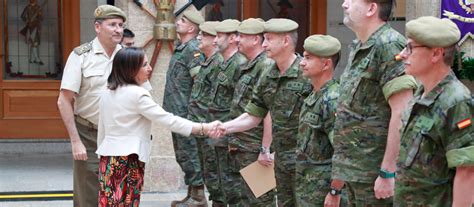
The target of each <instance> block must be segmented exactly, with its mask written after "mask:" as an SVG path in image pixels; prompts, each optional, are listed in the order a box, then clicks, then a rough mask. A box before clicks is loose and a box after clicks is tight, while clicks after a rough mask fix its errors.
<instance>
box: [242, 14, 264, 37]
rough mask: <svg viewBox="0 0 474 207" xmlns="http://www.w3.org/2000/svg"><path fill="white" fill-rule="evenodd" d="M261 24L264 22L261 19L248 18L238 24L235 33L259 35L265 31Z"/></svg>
mask: <svg viewBox="0 0 474 207" xmlns="http://www.w3.org/2000/svg"><path fill="white" fill-rule="evenodd" d="M263 23H265V22H264V21H263V20H262V19H255V18H249V19H246V20H244V21H242V23H240V26H239V29H238V30H237V31H238V32H240V33H242V34H251V35H253V34H261V33H263V31H265V29H264V28H263Z"/></svg>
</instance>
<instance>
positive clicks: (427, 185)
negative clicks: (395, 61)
mask: <svg viewBox="0 0 474 207" xmlns="http://www.w3.org/2000/svg"><path fill="white" fill-rule="evenodd" d="M422 94H423V88H420V89H419V90H418V91H417V93H416V94H415V98H414V99H413V100H412V102H411V103H412V104H411V106H412V110H407V111H406V113H405V114H404V117H403V119H402V120H403V123H404V126H405V128H404V130H402V138H401V150H400V159H399V162H400V163H399V172H398V175H397V176H398V177H397V182H396V188H395V190H396V193H395V203H396V206H451V205H452V200H453V196H452V194H453V181H454V175H455V173H456V170H455V168H456V167H460V166H469V165H470V166H472V165H474V157H473V154H474V136H473V132H474V127H473V126H472V124H471V125H470V126H468V127H466V128H459V127H458V126H457V124H458V123H460V122H462V121H463V120H466V119H469V120H471V122H472V121H473V120H472V116H473V114H474V99H473V97H472V96H471V93H470V91H469V89H467V88H466V87H465V86H464V85H462V83H461V82H460V81H459V80H458V79H457V78H456V77H455V76H454V73H450V74H449V75H448V76H447V77H445V78H444V80H442V81H441V82H440V83H438V85H437V86H436V87H435V88H434V89H433V90H431V91H430V92H429V93H428V94H427V95H426V96H424V97H422ZM410 111H411V112H410Z"/></svg>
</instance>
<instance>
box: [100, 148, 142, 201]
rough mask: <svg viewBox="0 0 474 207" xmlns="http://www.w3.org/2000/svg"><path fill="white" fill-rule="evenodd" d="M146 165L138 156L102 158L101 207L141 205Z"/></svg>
mask: <svg viewBox="0 0 474 207" xmlns="http://www.w3.org/2000/svg"><path fill="white" fill-rule="evenodd" d="M144 173H145V163H144V162H141V161H140V160H138V155H136V154H131V155H128V156H101V157H100V161H99V207H109V206H110V207H112V206H113V207H122V206H123V207H129V206H130V207H131V206H138V205H139V204H140V194H141V191H142V188H143V176H144Z"/></svg>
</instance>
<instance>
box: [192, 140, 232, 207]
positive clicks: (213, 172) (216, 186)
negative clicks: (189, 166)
mask: <svg viewBox="0 0 474 207" xmlns="http://www.w3.org/2000/svg"><path fill="white" fill-rule="evenodd" d="M196 140H197V143H198V149H199V158H200V160H201V169H202V176H203V178H204V183H205V184H206V188H207V191H208V192H209V200H210V201H213V202H220V203H226V199H225V196H224V191H223V189H222V185H221V178H220V174H219V162H218V161H217V158H218V156H217V152H216V150H215V147H214V146H213V145H212V144H210V142H209V138H207V137H197V138H196Z"/></svg>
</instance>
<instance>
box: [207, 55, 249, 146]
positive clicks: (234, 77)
mask: <svg viewBox="0 0 474 207" xmlns="http://www.w3.org/2000/svg"><path fill="white" fill-rule="evenodd" d="M246 63H247V59H246V58H245V56H243V55H242V54H241V53H239V52H236V53H235V54H234V55H232V57H230V58H229V59H228V60H227V61H225V62H222V63H221V64H220V66H219V69H218V70H216V73H215V74H214V75H215V79H214V80H215V81H214V83H213V85H212V90H211V93H210V97H209V99H210V102H209V108H208V111H209V116H210V119H211V120H220V121H227V120H229V115H230V114H229V112H230V105H231V103H232V97H233V96H234V87H235V84H236V83H237V81H238V80H239V77H240V70H241V68H242V67H243V66H244V64H246ZM216 146H225V147H227V139H225V138H224V139H221V140H220V141H218V142H217V143H216Z"/></svg>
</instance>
